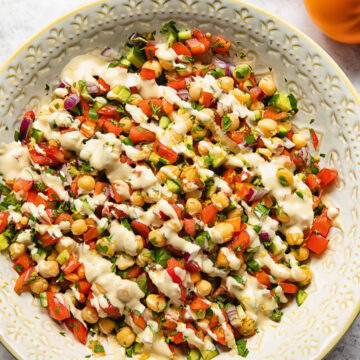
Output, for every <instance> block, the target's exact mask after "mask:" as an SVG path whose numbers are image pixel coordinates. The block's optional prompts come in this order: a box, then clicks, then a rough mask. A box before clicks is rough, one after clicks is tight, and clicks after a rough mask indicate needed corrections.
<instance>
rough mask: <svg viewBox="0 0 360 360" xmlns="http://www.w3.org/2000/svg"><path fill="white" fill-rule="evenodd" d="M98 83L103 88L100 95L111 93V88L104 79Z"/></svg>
mask: <svg viewBox="0 0 360 360" xmlns="http://www.w3.org/2000/svg"><path fill="white" fill-rule="evenodd" d="M98 83H99V84H100V86H101V89H100V91H99V94H104V93H107V92H109V91H110V86H109V85H108V84H107V83H106V81H105V80H104V79H103V78H101V77H99V78H98Z"/></svg>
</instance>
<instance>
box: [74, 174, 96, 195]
mask: <svg viewBox="0 0 360 360" xmlns="http://www.w3.org/2000/svg"><path fill="white" fill-rule="evenodd" d="M78 185H79V187H80V188H82V189H83V190H86V191H91V190H93V189H94V187H95V179H94V178H93V177H92V176H91V175H84V176H82V177H81V178H80V179H79V180H78Z"/></svg>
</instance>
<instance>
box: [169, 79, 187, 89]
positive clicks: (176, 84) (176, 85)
mask: <svg viewBox="0 0 360 360" xmlns="http://www.w3.org/2000/svg"><path fill="white" fill-rule="evenodd" d="M166 86H170V87H172V88H173V89H175V90H180V89H186V88H187V87H186V80H185V79H184V78H180V79H177V80H172V81H169V82H168V83H167V84H166Z"/></svg>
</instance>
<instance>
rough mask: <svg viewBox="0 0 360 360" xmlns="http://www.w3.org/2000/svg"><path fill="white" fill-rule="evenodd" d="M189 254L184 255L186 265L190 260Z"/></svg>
mask: <svg viewBox="0 0 360 360" xmlns="http://www.w3.org/2000/svg"><path fill="white" fill-rule="evenodd" d="M190 256H191V255H190V254H189V253H187V252H186V253H184V260H185V262H186V263H187V262H188V261H189V259H190Z"/></svg>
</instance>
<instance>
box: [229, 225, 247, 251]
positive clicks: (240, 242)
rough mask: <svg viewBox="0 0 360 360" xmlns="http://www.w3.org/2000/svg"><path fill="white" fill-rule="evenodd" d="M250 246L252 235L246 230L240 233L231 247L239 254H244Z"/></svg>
mask: <svg viewBox="0 0 360 360" xmlns="http://www.w3.org/2000/svg"><path fill="white" fill-rule="evenodd" d="M249 244H250V235H249V233H248V232H247V231H246V230H243V231H241V232H240V234H239V235H237V236H236V237H235V239H234V240H232V241H231V243H230V244H229V247H230V248H231V249H233V250H234V251H235V252H236V253H237V254H238V253H242V252H244V250H245V249H246V248H247V247H248V246H249Z"/></svg>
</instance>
